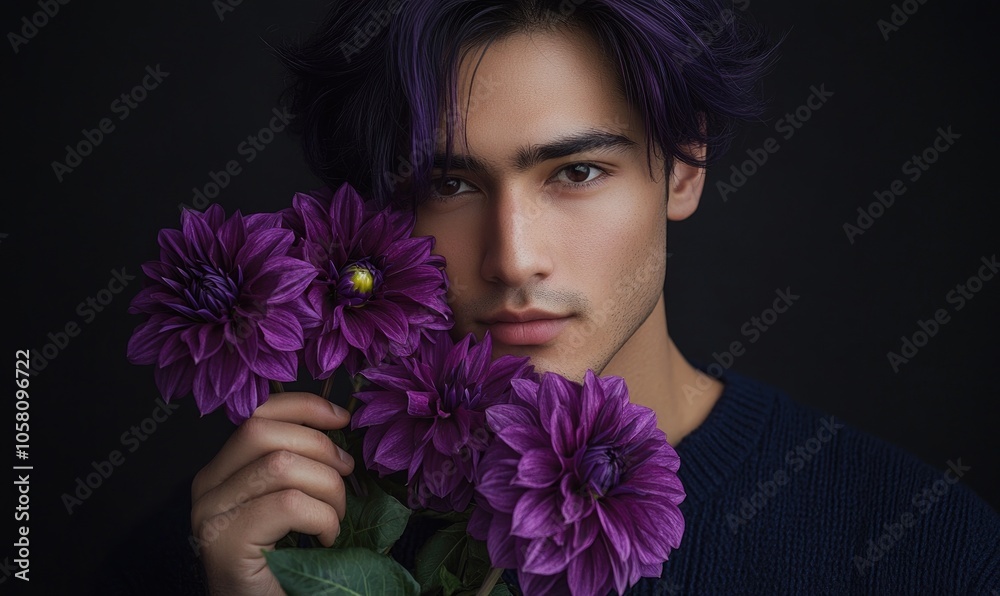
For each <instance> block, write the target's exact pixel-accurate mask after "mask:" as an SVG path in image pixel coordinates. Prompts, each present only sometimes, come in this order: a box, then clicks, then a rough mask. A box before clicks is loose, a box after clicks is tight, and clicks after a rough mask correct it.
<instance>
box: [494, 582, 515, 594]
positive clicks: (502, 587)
mask: <svg viewBox="0 0 1000 596" xmlns="http://www.w3.org/2000/svg"><path fill="white" fill-rule="evenodd" d="M490 596H511V593H510V588H508V587H507V584H504V583H499V584H497V585H495V586H493V589H492V590H490Z"/></svg>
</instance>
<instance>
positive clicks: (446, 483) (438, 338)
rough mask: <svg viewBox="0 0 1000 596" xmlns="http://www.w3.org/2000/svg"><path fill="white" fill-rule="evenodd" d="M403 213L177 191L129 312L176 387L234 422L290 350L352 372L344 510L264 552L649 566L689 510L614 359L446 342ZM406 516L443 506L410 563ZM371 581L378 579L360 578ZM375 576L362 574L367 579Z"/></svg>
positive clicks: (438, 296) (430, 283) (533, 589)
mask: <svg viewBox="0 0 1000 596" xmlns="http://www.w3.org/2000/svg"><path fill="white" fill-rule="evenodd" d="M413 226H414V219H413V215H412V214H410V213H405V212H403V211H399V210H394V209H392V208H384V209H378V208H376V207H375V206H373V205H372V204H370V203H366V202H365V201H364V200H363V199H362V197H361V196H359V195H358V194H357V193H356V192H355V191H354V190H353V189H352V188H351V187H350V186H349V185H346V184H345V185H343V186H341V187H340V188H339V189H338V190H337V191H336V192H333V191H331V190H330V189H321V190H320V191H317V192H315V193H313V194H306V193H298V194H296V195H295V196H294V198H293V200H292V206H291V207H290V208H288V209H285V210H283V211H281V212H279V213H274V214H252V215H246V216H244V215H242V214H241V213H240V212H239V211H237V212H236V213H235V214H233V215H232V216H230V217H228V218H227V217H225V214H224V213H223V210H222V208H221V207H220V206H219V205H212V206H210V207H209V208H208V209H207V210H206V211H205V212H204V213H201V212H197V211H192V210H185V211H184V212H183V213H182V215H181V229H180V230H175V229H164V230H161V231H160V234H159V238H158V240H159V245H160V258H159V260H157V261H152V262H149V263H146V264H145V265H143V272H144V273H145V274H146V277H147V278H148V279H147V283H146V286H145V287H144V289H142V290H141V291H140V292H139V294H138V295H136V297H135V298H134V299H133V300H132V303H131V306H130V309H129V312H131V313H134V314H143V315H146V320H145V321H144V322H143V323H142V324H141V325H139V326H138V327H137V328H136V330H135V332H134V333H133V335H132V337H131V339H130V341H129V344H128V358H129V360H130V361H131V362H133V363H135V364H152V365H154V375H155V381H156V385H157V387H158V388H159V390H160V392H161V393H162V394H163V397H164V398H165V399H166V400H168V401H170V400H173V399H177V398H181V397H184V396H186V395H188V394H192V393H193V395H194V399H195V401H196V402H197V405H198V408H199V410H200V411H201V413H202V414H203V415H204V414H207V413H209V412H212V411H214V410H216V409H218V408H220V407H223V406H225V410H226V414H227V415H228V417H229V419H230V420H231V421H232V422H233V423H234V424H240V423H242V422H243V421H244V420H246V419H247V418H249V417H250V416H251V415H252V414H253V412H254V410H255V409H256V408H257V407H258V406H260V405H261V404H262V403H264V402H265V401H266V400H267V398H268V395H269V394H270V391H271V389H272V388H273V389H276V390H279V391H280V390H281V383H282V382H285V381H293V380H295V379H296V378H297V377H298V372H299V369H300V368H305V369H306V370H307V371H308V373H309V374H310V375H311V376H312V378H313V379H315V380H325V381H326V383H325V384H324V388H323V395H324V397H327V394H328V393H329V389H330V381H331V380H332V376H333V373H334V372H335V371H336V370H337V369H338V368H339V367H341V366H343V367H344V368H345V370H346V371H347V372H348V373H349V374H350V375H351V376H352V378H353V379H354V386H355V392H354V394H353V396H352V398H351V407H350V409H351V410H352V411H353V415H352V422H351V428H350V429H349V430H348V431H347V432H342V431H331V432H330V433H328V434H329V436H330V438H331V440H333V441H335V442H337V444H338V445H339V446H341V447H342V448H344V449H347V450H349V451H351V452H352V454H353V455H355V460H356V461H358V462H359V465H358V466H357V468H356V469H355V473H354V474H353V477H352V482H351V483H350V484H349V489H348V495H347V503H348V507H347V515H346V517H345V518H344V519H343V520H342V522H341V533H340V536H339V537H338V538H337V540H336V543H335V544H334V545H333V547H331V548H321V547H316V546H317V545H316V543H314V542H313V543H310V542H309V541H308V540H306V541H305V543H307V544H306V545H308V546H313V547H312V548H296V547H297V546H300V545H303V541H300V540H297V539H296V538H295V537H292V536H290V537H288V538H287V539H286V540H284V541H282V542H281V543H279V545H278V548H277V549H276V550H274V551H272V552H270V553H267V555H266V556H267V561H268V566H269V568H270V569H271V571H272V572H273V573H274V574H275V576H276V577H277V579H278V581H279V582H280V583H281V586H282V587H283V588H284V589H285V591H286V592H287V593H289V594H315V593H341V592H343V593H369V592H371V591H372V590H377V593H378V594H390V593H392V594H396V593H398V594H414V595H416V594H435V593H443V594H445V595H447V596H451V595H452V594H462V593H469V594H472V593H476V594H495V595H497V594H508V593H510V590H509V588H508V587H507V586H506V585H505V584H504V583H503V582H502V581H499V580H500V576H501V572H502V571H503V570H505V569H510V570H516V577H517V583H518V584H519V587H520V589H521V590H522V591H523V592H524V593H526V594H553V593H571V594H607V593H608V592H609V591H610V590H616V591H617V592H619V593H623V592H624V591H625V590H626V589H627V588H628V587H629V586H630V585H633V584H635V583H636V582H637V581H639V579H640V578H641V577H644V576H645V577H650V576H652V577H659V575H660V573H661V570H662V565H663V562H664V561H666V560H667V557H668V555H669V553H670V552H671V550H673V549H676V548H677V547H678V546H679V544H680V540H681V535H682V533H683V530H684V520H683V517H682V516H681V514H680V510H679V509H678V504H679V503H680V502H681V501H682V500H683V499H684V492H683V488H682V486H681V484H680V481H679V480H678V478H677V475H676V472H677V469H678V466H679V459H678V457H677V454H676V453H675V452H674V450H673V449H672V448H671V447H670V445H669V444H668V443H667V441H666V437H665V435H664V433H663V432H662V431H661V430H659V429H658V428H657V426H656V417H655V415H654V413H653V412H652V410H649V409H648V408H644V407H641V406H638V405H635V404H632V403H630V401H629V396H628V389H627V388H626V386H625V382H624V380H623V379H621V378H618V377H597V376H596V375H594V373H593V372H592V371H588V372H587V374H586V377H585V379H584V380H583V382H582V383H576V382H573V381H570V380H567V379H565V378H563V377H560V376H559V375H556V374H554V373H545V374H542V375H539V374H537V373H536V372H535V371H534V368H533V367H532V365H531V364H530V363H529V360H528V358H524V357H514V356H502V357H499V358H496V359H494V358H493V357H492V353H491V352H492V342H491V339H490V336H489V333H486V334H485V336H484V337H482V339H481V340H479V341H477V339H476V337H475V336H474V335H472V334H469V335H467V336H466V337H464V338H462V339H461V340H460V341H458V342H457V343H456V342H454V341H453V339H452V337H451V335H450V334H449V329H451V327H452V325H453V320H452V316H451V311H450V309H449V307H448V304H447V300H446V294H447V290H448V280H447V277H446V275H445V272H444V267H445V262H444V259H443V258H442V257H440V256H437V255H434V254H432V252H431V251H432V249H433V246H434V240H433V238H431V237H417V238H414V237H411V235H412V231H413ZM420 516H428V517H433V518H436V519H438V520H440V523H442V524H444V525H443V527H442V529H440V530H439V531H437V532H436V533H434V534H433V535H432V536H431V537H430V538H429V539H427V540H426V541H425V542H424V544H423V546H422V547H421V548H420V550H419V551H418V553H417V556H416V562H415V566H414V568H413V569H406V568H404V567H403V566H402V565H401V564H400V563H399V562H397V561H396V560H394V559H393V558H392V557H391V556H390V555H389V553H390V550H391V549H392V546H393V545H394V544H395V543H396V541H397V540H399V539H400V537H401V536H402V535H403V534H404V532H405V531H406V530H407V527H408V525H409V524H410V523H411V522H412V521H413V520H414V519H415V518H416V517H420ZM373 579H374V580H375V581H374V582H373ZM372 593H375V592H372Z"/></svg>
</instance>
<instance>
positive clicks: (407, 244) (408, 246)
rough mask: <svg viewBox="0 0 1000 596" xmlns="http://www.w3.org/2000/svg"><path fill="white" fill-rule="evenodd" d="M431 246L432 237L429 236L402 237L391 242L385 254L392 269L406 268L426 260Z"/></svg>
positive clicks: (432, 244) (432, 245) (432, 242)
mask: <svg viewBox="0 0 1000 596" xmlns="http://www.w3.org/2000/svg"><path fill="white" fill-rule="evenodd" d="M433 247H434V239H433V238H432V237H430V236H419V237H416V238H403V239H401V240H398V241H396V242H393V243H392V245H391V246H390V247H389V250H387V251H386V254H385V256H386V259H387V260H388V261H389V262H390V263H392V266H393V269H397V270H407V269H410V268H411V267H415V266H417V265H419V264H420V263H423V262H424V261H426V260H427V257H429V256H430V254H431V249H432V248H433Z"/></svg>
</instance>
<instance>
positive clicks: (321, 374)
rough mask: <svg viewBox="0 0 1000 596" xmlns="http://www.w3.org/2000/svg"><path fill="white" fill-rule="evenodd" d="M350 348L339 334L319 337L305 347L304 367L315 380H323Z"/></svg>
mask: <svg viewBox="0 0 1000 596" xmlns="http://www.w3.org/2000/svg"><path fill="white" fill-rule="evenodd" d="M349 349H350V346H348V344H347V340H346V339H344V336H343V335H341V334H340V333H336V332H335V333H328V334H324V335H321V336H319V338H317V339H316V340H314V341H311V342H309V343H307V345H306V353H305V355H306V367H307V368H308V369H309V372H310V373H312V375H313V378H315V379H325V378H327V377H329V376H330V375H331V374H332V373H333V371H334V370H336V368H337V367H338V366H340V365H341V363H343V362H344V358H345V357H346V356H347V352H348V350H349Z"/></svg>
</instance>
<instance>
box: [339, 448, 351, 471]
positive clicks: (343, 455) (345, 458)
mask: <svg viewBox="0 0 1000 596" xmlns="http://www.w3.org/2000/svg"><path fill="white" fill-rule="evenodd" d="M337 452H338V453H339V454H340V460H341V461H343V462H344V463H345V464H349V465H352V466H353V465H354V458H353V457H351V454H350V453H348V452H347V451H344V450H343V449H341V448H340V447H338V448H337Z"/></svg>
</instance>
